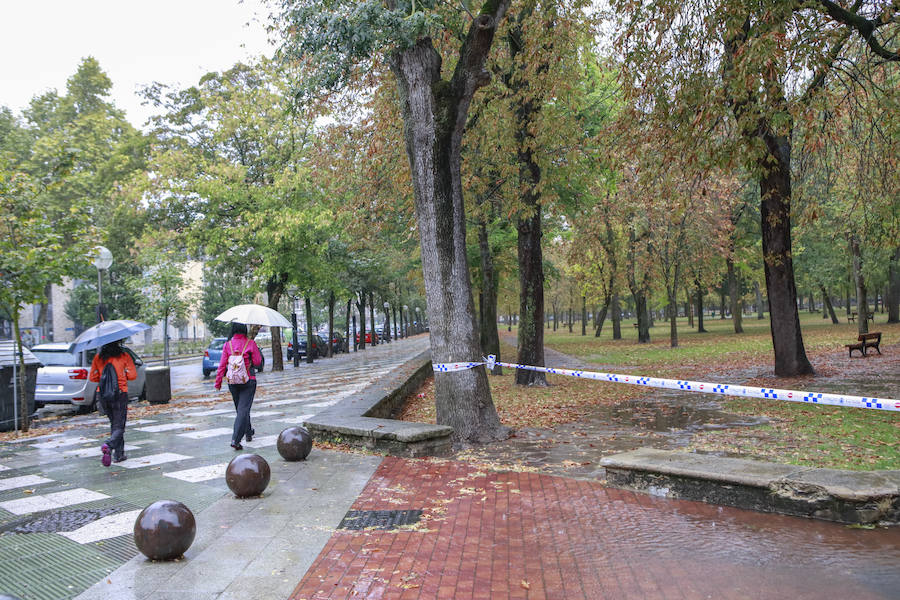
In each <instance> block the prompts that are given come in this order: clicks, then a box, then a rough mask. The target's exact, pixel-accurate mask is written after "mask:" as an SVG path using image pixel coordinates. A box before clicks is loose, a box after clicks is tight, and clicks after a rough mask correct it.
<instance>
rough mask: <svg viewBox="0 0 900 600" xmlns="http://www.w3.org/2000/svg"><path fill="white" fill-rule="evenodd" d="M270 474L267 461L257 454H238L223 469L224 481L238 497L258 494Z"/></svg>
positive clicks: (262, 489)
mask: <svg viewBox="0 0 900 600" xmlns="http://www.w3.org/2000/svg"><path fill="white" fill-rule="evenodd" d="M271 476H272V471H271V469H269V463H267V462H266V459H264V458H263V457H262V456H259V455H258V454H239V455H237V456H235V457H234V458H233V459H231V462H230V463H228V468H227V469H225V483H227V484H228V488H229V489H230V490H231V491H232V492H234V495H235V496H237V497H238V498H251V497H253V496H259V495H260V494H262V493H263V491H264V490H265V489H266V486H267V485H269V478H270V477H271Z"/></svg>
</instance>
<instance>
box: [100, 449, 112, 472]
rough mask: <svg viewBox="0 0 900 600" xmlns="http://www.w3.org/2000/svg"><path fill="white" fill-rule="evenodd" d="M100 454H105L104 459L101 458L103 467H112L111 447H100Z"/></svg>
mask: <svg viewBox="0 0 900 600" xmlns="http://www.w3.org/2000/svg"><path fill="white" fill-rule="evenodd" d="M100 452H102V453H103V457H102V458H100V462H101V463H102V464H103V466H104V467H108V466H109V465H111V464H112V455H111V454H110V453H109V445H108V444H103V445H102V446H100Z"/></svg>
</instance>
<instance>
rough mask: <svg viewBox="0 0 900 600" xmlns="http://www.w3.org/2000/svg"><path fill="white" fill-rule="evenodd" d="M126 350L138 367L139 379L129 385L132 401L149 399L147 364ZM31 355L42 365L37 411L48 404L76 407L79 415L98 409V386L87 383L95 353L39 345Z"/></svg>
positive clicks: (35, 401) (67, 347)
mask: <svg viewBox="0 0 900 600" xmlns="http://www.w3.org/2000/svg"><path fill="white" fill-rule="evenodd" d="M123 348H124V350H125V351H126V352H128V354H130V355H131V358H132V360H134V366H135V367H137V379H133V380H131V381H129V382H128V397H129V398H130V399H136V398H144V397H145V396H146V391H147V390H146V385H145V382H146V371H145V370H146V367H145V366H144V361H143V360H141V359H140V358H139V357H138V355H137V354H135V353H134V352H132V351H131V349H129V348H125V347H124V346H123ZM31 353H32V354H34V355H35V357H37V359H38V360H39V361H41V364H42V365H43V366H42V367H41V368H40V369H38V372H37V386H36V388H35V391H34V407H35V409H38V408H43V407H44V406H45V405H47V404H74V405H75V406H77V407H78V411H79V412H82V413H89V412H91V411H94V410H96V409H97V399H96V396H95V392H96V390H97V384H96V383H93V382H91V381H88V374H89V373H90V370H91V361H92V360H94V355H95V354H96V353H97V350H96V349H93V350H85V351H84V352H76V353H74V354H73V353H71V352H69V344H67V343H52V344H38V345H36V346H33V347H32V348H31Z"/></svg>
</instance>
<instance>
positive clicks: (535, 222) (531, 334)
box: [516, 205, 559, 385]
mask: <svg viewBox="0 0 900 600" xmlns="http://www.w3.org/2000/svg"><path fill="white" fill-rule="evenodd" d="M534 209H535V212H534V214H533V215H531V216H530V217H525V216H520V217H519V220H518V224H517V229H518V234H519V235H518V256H519V315H520V317H519V339H518V344H517V346H518V349H517V358H516V362H518V363H519V364H523V365H534V366H537V367H543V366H544V327H543V325H544V324H543V323H542V322H541V321H542V320H543V316H544V258H543V253H542V251H541V236H542V232H541V210H540V205H536V206H535V207H534ZM558 323H559V315H558V314H557V311H556V306H554V307H553V330H554V331H556V327H557V325H558ZM516 383H517V384H518V385H547V377H546V375H544V374H543V373H538V372H536V371H526V370H524V369H516Z"/></svg>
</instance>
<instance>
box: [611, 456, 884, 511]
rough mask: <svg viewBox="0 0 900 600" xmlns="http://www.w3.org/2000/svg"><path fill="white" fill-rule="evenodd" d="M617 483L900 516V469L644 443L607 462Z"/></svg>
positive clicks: (738, 501) (718, 499)
mask: <svg viewBox="0 0 900 600" xmlns="http://www.w3.org/2000/svg"><path fill="white" fill-rule="evenodd" d="M600 464H601V466H603V467H604V468H605V469H606V480H607V483H609V484H610V485H612V486H615V487H621V488H626V489H631V490H634V491H639V492H644V493H648V494H651V495H655V496H663V497H666V498H680V499H684V500H697V501H700V502H708V503H710V504H724V505H728V506H735V507H738V508H746V509H750V510H757V511H762V512H774V513H779V514H786V515H793V516H800V517H810V518H814V519H822V520H826V521H837V522H840V523H857V524H874V523H878V524H882V525H896V524H898V523H900V471H877V472H873V471H842V470H837V469H816V468H812V467H801V466H797V465H784V464H778V463H767V462H760V461H753V460H744V459H737V458H722V457H716V456H709V455H703V454H690V453H686V452H671V451H668V450H655V449H653V448H640V449H638V450H635V451H633V452H626V453H624V454H616V455H614V456H608V457H606V458H604V459H603V460H602V461H600Z"/></svg>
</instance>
